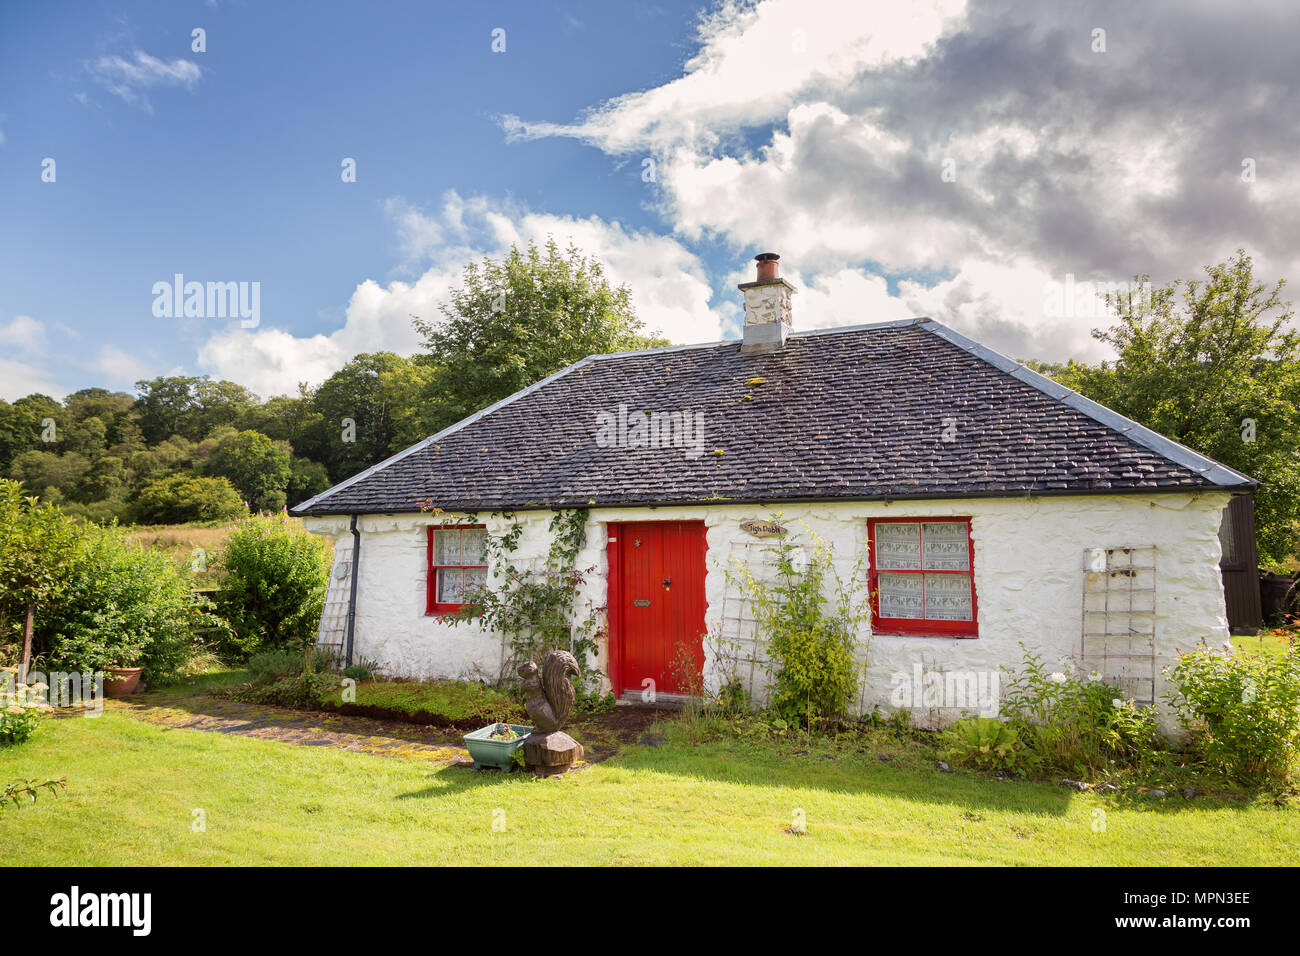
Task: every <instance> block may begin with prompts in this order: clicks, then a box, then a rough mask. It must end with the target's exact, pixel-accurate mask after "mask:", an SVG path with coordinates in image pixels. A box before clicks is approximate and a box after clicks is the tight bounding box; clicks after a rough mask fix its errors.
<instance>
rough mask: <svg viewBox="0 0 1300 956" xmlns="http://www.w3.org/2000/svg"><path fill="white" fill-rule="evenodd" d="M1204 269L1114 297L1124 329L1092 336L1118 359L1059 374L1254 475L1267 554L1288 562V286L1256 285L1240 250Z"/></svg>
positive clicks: (1296, 366) (1295, 489) (1298, 397)
mask: <svg viewBox="0 0 1300 956" xmlns="http://www.w3.org/2000/svg"><path fill="white" fill-rule="evenodd" d="M1205 272H1206V276H1207V278H1206V280H1205V281H1200V280H1196V279H1190V280H1183V279H1179V280H1177V281H1176V282H1174V283H1173V284H1172V285H1170V286H1166V287H1163V288H1158V289H1154V290H1152V291H1151V293H1150V295H1149V296H1116V295H1108V296H1107V297H1106V301H1107V305H1108V306H1109V307H1110V308H1111V309H1112V310H1113V311H1114V312H1115V315H1116V317H1117V319H1118V321H1117V322H1116V324H1114V325H1112V326H1111V327H1110V328H1108V329H1097V330H1094V331H1093V333H1092V334H1093V337H1094V338H1096V339H1098V340H1099V341H1102V342H1105V343H1106V344H1108V345H1110V346H1111V347H1112V348H1114V349H1115V351H1116V353H1118V358H1117V359H1116V360H1115V361H1114V362H1102V363H1101V364H1100V365H1098V366H1087V365H1081V364H1079V363H1077V362H1071V363H1069V364H1068V365H1066V366H1064V367H1059V368H1057V369H1055V370H1054V373H1053V377H1054V378H1056V379H1057V380H1058V381H1060V382H1061V383H1062V384H1063V385H1066V386H1068V387H1070V388H1073V389H1075V390H1076V391H1078V392H1081V393H1082V394H1084V395H1086V396H1088V397H1089V398H1091V399H1093V400H1094V401H1097V402H1100V403H1101V404H1103V405H1106V406H1107V407H1109V408H1113V409H1114V410H1115V411H1117V412H1119V413H1120V414H1122V415H1127V416H1128V417H1129V418H1132V419H1133V420H1134V421H1137V422H1140V423H1142V424H1143V425H1146V426H1147V427H1148V428H1151V429H1154V430H1155V431H1158V432H1160V433H1161V434H1162V435H1167V436H1169V437H1170V438H1172V439H1174V440H1175V441H1179V442H1182V443H1183V444H1184V445H1187V446H1188V447H1190V448H1194V449H1196V450H1197V451H1199V452H1201V453H1202V454H1205V455H1208V456H1210V457H1211V458H1214V459H1216V460H1218V461H1221V462H1223V463H1224V464H1225V465H1229V466H1231V467H1233V468H1235V469H1237V470H1238V471H1242V472H1244V473H1246V474H1248V475H1250V476H1252V477H1254V478H1258V479H1259V480H1260V482H1261V487H1260V490H1259V492H1258V493H1257V495H1256V498H1255V515H1256V532H1257V537H1258V542H1259V551H1260V554H1261V556H1263V557H1266V558H1272V559H1274V560H1279V561H1280V560H1282V559H1284V558H1285V557H1286V556H1287V554H1288V553H1291V552H1293V551H1294V549H1295V547H1296V535H1295V526H1296V523H1297V522H1298V521H1300V334H1297V333H1296V332H1294V331H1292V330H1291V329H1290V328H1289V325H1288V323H1289V322H1290V320H1291V318H1292V315H1293V313H1292V312H1291V310H1290V308H1289V306H1290V303H1289V302H1283V301H1282V300H1281V291H1282V288H1283V286H1284V285H1285V281H1284V280H1279V281H1278V282H1277V283H1276V284H1275V285H1273V286H1272V288H1269V287H1268V286H1267V285H1266V284H1264V283H1262V282H1257V281H1256V280H1255V278H1254V275H1253V272H1252V263H1251V259H1250V256H1248V255H1246V253H1245V251H1244V250H1240V249H1239V250H1238V251H1237V254H1236V255H1235V256H1234V257H1233V258H1231V259H1229V260H1228V261H1226V262H1221V263H1219V264H1218V265H1213V266H1208V267H1206V270H1205ZM1137 281H1138V283H1139V284H1142V283H1146V284H1149V283H1148V277H1147V276H1139V277H1137Z"/></svg>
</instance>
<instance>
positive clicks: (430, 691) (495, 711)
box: [326, 680, 527, 729]
mask: <svg viewBox="0 0 1300 956" xmlns="http://www.w3.org/2000/svg"><path fill="white" fill-rule="evenodd" d="M356 692H357V699H356V701H355V703H356V705H357V708H368V709H372V710H378V711H388V712H390V713H391V714H392V715H393V716H395V717H396V716H401V715H406V716H425V717H427V718H430V719H434V718H436V721H437V722H438V723H446V722H451V723H453V724H456V725H457V726H459V725H460V724H462V723H477V724H480V725H485V724H490V723H495V722H497V721H506V722H513V723H519V722H521V721H523V720H524V719H525V717H526V716H527V715H525V714H524V710H523V708H522V707H520V706H519V704H518V703H517V702H516V701H515V700H514V698H512V697H511V696H509V695H508V694H503V693H502V692H501V691H499V690H496V689H495V688H492V687H487V686H484V685H482V684H473V683H466V682H464V681H451V680H448V681H383V680H380V681H365V682H363V683H360V684H357V686H356ZM326 702H327V703H330V704H334V705H336V706H337V705H340V704H342V702H343V691H342V690H338V691H336V692H335V693H334V694H332V695H330V697H328V698H327V699H326ZM358 712H360V711H358ZM379 716H382V715H379ZM474 729H477V728H474Z"/></svg>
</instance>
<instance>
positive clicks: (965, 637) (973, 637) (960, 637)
mask: <svg viewBox="0 0 1300 956" xmlns="http://www.w3.org/2000/svg"><path fill="white" fill-rule="evenodd" d="M871 636H872V638H873V639H874V638H877V637H900V638H914V637H921V638H928V639H932V638H936V637H938V638H945V639H947V640H951V641H977V640H979V635H978V634H939V633H922V632H921V631H907V632H903V631H872V632H871Z"/></svg>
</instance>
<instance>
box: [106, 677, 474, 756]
mask: <svg viewBox="0 0 1300 956" xmlns="http://www.w3.org/2000/svg"><path fill="white" fill-rule="evenodd" d="M106 706H107V707H108V708H110V709H112V710H115V711H118V712H121V713H125V714H127V715H129V716H131V717H135V718H137V719H139V720H144V721H148V722H149V723H151V724H157V725H159V726H162V727H182V728H185V729H187V730H203V731H209V732H212V733H218V734H235V735H237V736H240V737H257V738H259V739H261V740H279V741H281V742H283V743H290V744H298V745H300V746H304V747H333V748H335V749H337V750H351V751H354V752H356V753H365V754H374V755H377V756H383V757H405V758H407V759H409V760H424V761H428V762H430V763H441V764H466V765H471V764H473V761H472V760H470V757H469V752H468V751H467V750H466V749H465V748H464V747H463V746H460V739H461V738H460V735H459V734H458V733H456V732H455V731H448V730H442V729H439V728H437V727H421V726H416V725H414V724H403V723H398V722H396V721H387V720H374V719H372V718H369V717H344V716H342V715H338V714H324V713H314V712H306V711H299V710H290V709H288V708H285V707H273V706H270V705H266V704H250V703H245V702H243V701H237V700H225V699H222V698H217V697H205V696H198V697H196V696H193V695H192V694H190V695H187V694H185V693H184V692H174V693H169V692H167V691H150V692H148V693H145V694H138V695H135V696H132V697H127V698H123V699H120V700H110V701H107V702H106Z"/></svg>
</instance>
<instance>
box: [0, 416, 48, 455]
mask: <svg viewBox="0 0 1300 956" xmlns="http://www.w3.org/2000/svg"><path fill="white" fill-rule="evenodd" d="M40 447H41V420H40V418H39V417H38V416H37V415H36V414H34V413H33V411H32V410H31V409H30V408H29V407H25V406H23V405H17V404H15V405H10V404H9V403H8V402H6V401H0V469H3V470H4V471H5V472H8V470H9V468H10V466H11V465H12V464H13V460H14V459H15V458H17V457H18V456H19V455H20V454H22V453H23V452H25V451H31V450H33V449H36V448H40Z"/></svg>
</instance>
